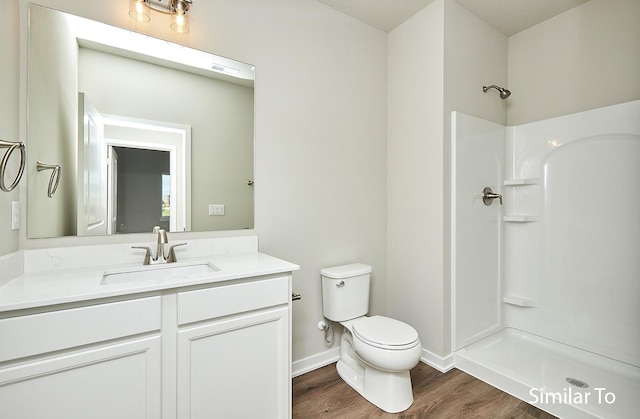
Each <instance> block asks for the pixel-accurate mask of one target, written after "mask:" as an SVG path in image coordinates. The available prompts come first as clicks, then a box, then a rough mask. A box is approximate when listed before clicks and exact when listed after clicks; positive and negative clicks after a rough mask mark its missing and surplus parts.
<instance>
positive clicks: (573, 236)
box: [451, 101, 640, 418]
mask: <svg viewBox="0 0 640 419" xmlns="http://www.w3.org/2000/svg"><path fill="white" fill-rule="evenodd" d="M637 115H640V101H634V102H628V103H622V104H618V105H613V106H608V107H605V108H598V109H593V110H590V111H585V112H580V113H576V114H572V115H566V116H562V117H558V118H552V119H548V120H543V121H538V122H533V123H529V124H523V125H520V126H511V127H505V126H502V125H499V124H495V123H492V122H489V121H485V120H482V119H479V118H475V117H471V116H468V115H465V114H462V113H459V112H454V114H453V116H452V133H453V138H452V141H453V147H452V185H453V190H452V214H451V217H452V236H453V237H452V249H451V253H452V258H451V259H452V265H451V271H452V302H451V306H452V348H453V351H454V363H455V365H456V367H457V368H459V369H462V370H464V371H466V372H468V373H470V374H472V375H474V376H477V377H478V378H480V379H483V380H485V381H487V382H489V383H490V384H492V385H494V386H496V387H498V388H501V389H502V390H504V391H506V392H508V393H511V394H513V395H515V396H517V397H519V398H520V399H522V400H524V401H526V402H528V403H531V404H534V405H536V406H537V407H539V408H541V409H543V410H546V411H548V412H550V413H553V414H555V415H558V416H561V417H571V418H597V417H603V418H629V417H634V416H635V415H636V414H637V412H638V411H640V398H638V396H637V395H638V394H640V323H639V320H638V319H640V260H638V257H637V255H638V254H640V219H639V218H638V214H640V196H639V195H638V194H637V193H636V192H635V191H639V190H640V120H639V119H638V118H637ZM484 188H491V191H488V190H487V189H484ZM602 191H606V197H607V198H606V199H603V198H602V195H599V193H600V192H602ZM497 195H501V196H502V200H503V201H504V202H503V204H504V205H502V206H501V205H489V206H487V205H485V202H484V201H485V200H487V201H488V202H489V203H492V202H493V201H495V200H497V199H498V197H497Z"/></svg>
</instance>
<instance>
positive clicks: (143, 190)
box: [109, 146, 175, 234]
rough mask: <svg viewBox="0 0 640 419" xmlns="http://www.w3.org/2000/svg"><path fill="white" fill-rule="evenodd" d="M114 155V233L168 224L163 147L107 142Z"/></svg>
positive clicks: (166, 159) (168, 193)
mask: <svg viewBox="0 0 640 419" xmlns="http://www.w3.org/2000/svg"><path fill="white" fill-rule="evenodd" d="M109 148H110V149H112V150H113V151H112V153H114V154H116V155H117V156H118V160H117V162H118V163H117V165H116V166H115V167H114V170H113V172H114V173H113V175H112V176H109V178H110V179H114V180H115V184H114V185H113V188H114V189H117V197H116V200H112V201H111V202H112V203H111V204H110V212H111V214H113V215H112V216H111V217H110V219H111V220H112V221H113V225H114V227H115V233H116V234H127V233H148V232H150V231H153V228H154V227H155V226H158V227H160V228H162V229H165V230H169V229H170V225H171V224H175V223H171V216H170V214H171V207H170V197H171V175H170V174H169V161H170V153H169V152H168V151H164V150H150V149H142V148H129V147H114V146H109Z"/></svg>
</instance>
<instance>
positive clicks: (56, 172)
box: [36, 160, 61, 198]
mask: <svg viewBox="0 0 640 419" xmlns="http://www.w3.org/2000/svg"><path fill="white" fill-rule="evenodd" d="M36 167H37V169H38V172H42V171H43V170H53V172H52V173H51V179H49V189H48V190H47V196H48V197H49V198H52V197H53V194H55V193H56V190H57V189H58V184H59V183H60V169H61V167H60V165H59V164H46V163H43V162H41V161H40V160H38V164H37V165H36ZM54 180H55V183H54Z"/></svg>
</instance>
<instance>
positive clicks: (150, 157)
mask: <svg viewBox="0 0 640 419" xmlns="http://www.w3.org/2000/svg"><path fill="white" fill-rule="evenodd" d="M102 117H103V121H104V132H105V145H106V147H107V149H108V153H109V155H114V156H116V157H115V161H111V160H112V159H109V164H108V167H109V173H108V176H107V179H108V183H109V186H108V190H109V193H108V195H109V197H110V199H109V205H108V211H109V215H108V220H109V223H110V225H109V228H108V230H109V232H110V234H118V233H139V232H147V230H148V232H151V229H153V227H154V226H156V225H159V226H161V227H162V228H165V229H167V230H168V231H172V232H175V231H189V229H190V228H191V217H190V214H191V209H190V204H189V203H190V190H191V174H190V169H189V168H190V160H191V128H190V127H189V126H186V125H179V124H173V123H167V122H158V121H149V120H141V119H137V118H129V117H121V116H114V115H106V114H103V115H102ZM159 156H163V157H159ZM125 158H128V159H129V161H130V162H131V164H127V163H125ZM163 159H164V160H163ZM160 160H162V161H163V162H162V163H160ZM123 164H125V167H124V168H123V167H122V166H123ZM132 170H137V171H138V172H140V173H138V180H140V178H142V177H145V176H146V177H147V178H149V179H148V181H149V182H150V183H148V184H147V185H148V187H147V189H140V190H139V193H137V194H136V193H133V194H132V193H131V192H132V191H133V190H135V188H133V186H134V185H132V184H130V183H131V182H132V180H131V179H133V178H131V177H130V176H131V171H132ZM143 170H153V172H148V173H146V174H142V173H141V172H142V171H143ZM123 176H125V178H124V179H123V178H122V177H123ZM136 182H137V181H136ZM137 183H138V185H137V186H136V187H138V188H140V187H141V186H140V185H141V184H140V182H137ZM152 185H153V186H152ZM151 190H155V191H157V194H156V196H154V197H151V195H150V191H151ZM143 192H145V193H146V195H145V194H142V193H143ZM141 194H142V195H141ZM142 201H149V204H148V207H147V208H148V212H149V216H148V217H147V218H146V219H142V218H138V216H139V215H140V214H141V213H142V212H141V208H138V210H136V211H138V216H136V217H134V219H136V221H135V222H132V221H131V220H132V218H131V217H129V216H126V214H132V212H131V209H132V208H135V207H136V205H138V204H140V203H141V202H142ZM136 203H137V204H136ZM134 212H135V211H134ZM125 217H126V218H125ZM149 226H151V229H148V228H147V227H149Z"/></svg>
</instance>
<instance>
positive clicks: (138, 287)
mask: <svg viewBox="0 0 640 419" xmlns="http://www.w3.org/2000/svg"><path fill="white" fill-rule="evenodd" d="M194 263H210V264H213V265H214V266H215V267H216V268H217V269H218V270H216V271H214V272H208V273H202V274H196V275H190V276H189V277H186V278H178V279H173V278H172V279H169V278H166V279H154V280H145V281H142V282H126V283H120V284H107V285H103V284H102V282H103V281H102V280H103V275H104V274H105V272H112V271H114V270H115V271H122V270H136V271H138V270H146V269H157V268H158V267H159V265H149V266H143V265H142V261H141V260H140V261H139V262H137V263H127V264H120V265H115V264H110V265H108V266H92V267H86V268H76V267H74V268H70V269H57V270H41V271H35V272H29V271H28V270H26V269H25V271H26V272H24V273H22V274H20V275H18V276H16V277H15V278H13V279H11V280H10V281H8V282H5V283H4V284H3V285H2V286H0V312H6V311H11V310H21V309H27V308H35V307H42V306H50V305H55V304H65V303H73V302H80V301H86V300H94V299H100V298H109V297H119V296H125V295H135V294H139V293H148V292H154V291H159V290H165V289H172V288H180V287H188V286H193V285H202V284H209V283H216V282H222V281H230V280H234V279H238V278H245V277H255V276H261V275H270V274H277V273H283V272H291V271H296V270H298V269H299V268H300V267H299V266H298V265H295V264H293V263H290V262H287V261H284V260H281V259H278V258H275V257H272V256H269V255H266V254H264V253H260V252H257V251H251V252H246V253H229V254H222V255H213V256H205V257H203V256H199V257H194V258H182V259H180V260H179V261H178V262H177V263H170V264H166V265H165V264H163V266H166V267H168V268H170V267H179V266H184V265H189V264H194Z"/></svg>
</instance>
